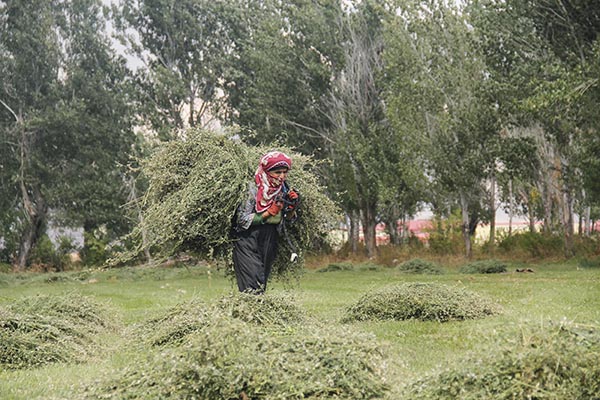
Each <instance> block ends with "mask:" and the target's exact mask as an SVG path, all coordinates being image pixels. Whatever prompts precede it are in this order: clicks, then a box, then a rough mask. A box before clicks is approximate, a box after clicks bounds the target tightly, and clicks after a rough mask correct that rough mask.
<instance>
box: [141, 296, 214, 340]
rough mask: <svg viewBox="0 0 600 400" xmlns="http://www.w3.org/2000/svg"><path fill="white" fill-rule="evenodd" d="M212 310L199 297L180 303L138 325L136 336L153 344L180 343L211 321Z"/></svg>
mask: <svg viewBox="0 0 600 400" xmlns="http://www.w3.org/2000/svg"><path fill="white" fill-rule="evenodd" d="M212 311H213V310H212V308H211V306H210V305H208V304H207V303H205V302H203V301H201V300H199V299H193V300H190V301H187V302H184V303H180V304H177V305H176V306H174V307H172V308H170V309H169V310H167V311H166V312H165V313H164V314H163V315H160V316H158V317H155V318H152V319H150V320H148V321H146V322H144V323H142V324H141V325H140V326H138V327H136V328H135V329H134V336H135V337H136V339H139V338H141V342H142V343H143V344H149V345H151V346H166V345H180V344H181V343H183V341H184V340H185V339H186V337H187V336H188V335H190V334H191V333H193V332H196V331H198V330H200V329H202V327H204V326H206V325H207V324H208V323H210V320H211V318H212Z"/></svg>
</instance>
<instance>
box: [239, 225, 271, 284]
mask: <svg viewBox="0 0 600 400" xmlns="http://www.w3.org/2000/svg"><path fill="white" fill-rule="evenodd" d="M278 237H279V234H278V232H277V225H272V224H264V225H253V226H250V228H249V229H247V230H245V231H242V232H239V233H237V240H236V241H235V244H234V247H233V268H234V270H235V277H236V279H237V284H238V288H239V289H240V292H255V293H262V292H264V291H265V289H266V288H267V280H268V279H269V275H270V274H271V266H272V265H273V261H275V257H276V256H277V241H278Z"/></svg>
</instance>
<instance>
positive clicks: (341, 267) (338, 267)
mask: <svg viewBox="0 0 600 400" xmlns="http://www.w3.org/2000/svg"><path fill="white" fill-rule="evenodd" d="M352 270H354V265H353V264H352V263H349V262H341V263H331V264H327V265H326V266H325V267H323V268H319V269H318V270H317V272H337V271H352Z"/></svg>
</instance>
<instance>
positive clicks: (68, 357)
mask: <svg viewBox="0 0 600 400" xmlns="http://www.w3.org/2000/svg"><path fill="white" fill-rule="evenodd" d="M114 326H115V325H114V324H113V323H112V322H111V320H110V319H109V318H108V312H107V311H106V309H105V308H104V307H102V306H100V305H99V304H97V303H95V302H93V301H92V300H90V299H87V298H85V297H83V296H79V295H66V296H49V295H47V296H36V297H32V298H25V299H22V300H19V301H17V302H15V303H13V304H11V305H10V306H9V307H7V308H6V309H3V310H0V366H2V367H5V368H6V369H17V368H27V367H33V366H38V365H43V364H48V363H53V362H78V361H84V360H85V359H86V358H87V357H88V356H89V355H90V354H92V353H93V352H94V351H95V349H96V339H95V338H96V335H97V334H98V333H100V332H102V331H104V330H106V329H108V328H109V327H114Z"/></svg>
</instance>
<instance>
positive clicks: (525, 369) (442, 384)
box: [403, 324, 600, 400]
mask: <svg viewBox="0 0 600 400" xmlns="http://www.w3.org/2000/svg"><path fill="white" fill-rule="evenodd" d="M498 348H499V350H498V351H495V352H493V353H492V354H489V353H488V356H487V357H485V358H484V359H481V358H472V359H469V360H466V361H463V362H461V363H460V365H459V366H457V367H454V368H452V369H448V370H445V371H443V372H441V373H438V374H434V375H432V376H429V377H426V378H423V379H421V380H419V381H417V382H415V383H413V384H411V385H410V386H408V387H407V388H406V390H405V392H404V394H403V398H406V399H411V400H413V399H414V400H427V399H431V400H433V399H435V400H446V399H447V400H451V399H452V400H453V399H463V400H480V399H490V400H491V399H494V400H509V399H510V400H512V399H548V400H567V399H569V400H591V399H598V398H600V327H598V326H595V327H591V326H588V327H581V326H577V325H564V324H563V325H557V324H554V325H551V326H550V327H546V328H539V327H538V328H532V327H527V328H524V329H522V330H521V332H519V333H516V334H514V336H513V337H512V338H511V339H508V340H505V341H504V342H503V343H501V344H499V346H498Z"/></svg>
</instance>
